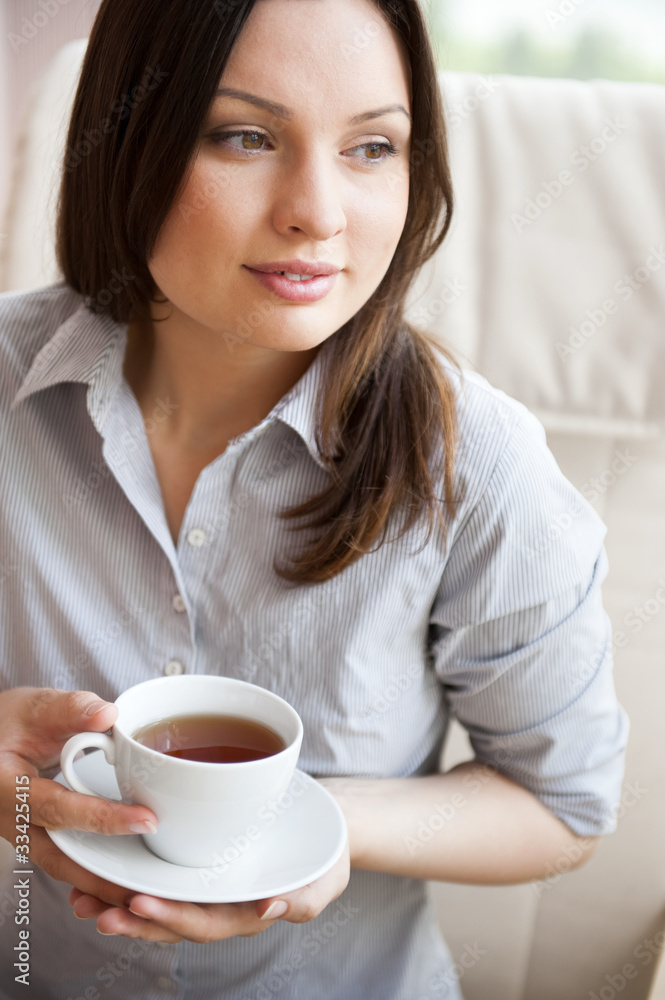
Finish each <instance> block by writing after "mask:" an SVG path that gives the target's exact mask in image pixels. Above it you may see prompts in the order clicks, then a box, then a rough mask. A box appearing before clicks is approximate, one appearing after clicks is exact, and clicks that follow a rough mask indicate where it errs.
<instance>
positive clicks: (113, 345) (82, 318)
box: [11, 302, 127, 429]
mask: <svg viewBox="0 0 665 1000" xmlns="http://www.w3.org/2000/svg"><path fill="white" fill-rule="evenodd" d="M126 342H127V324H126V323H117V322H116V321H115V320H113V319H111V318H110V317H109V316H104V315H98V314H96V313H93V312H91V311H90V309H89V308H88V307H87V305H86V304H85V302H82V303H81V304H80V305H79V307H78V309H76V311H75V312H73V313H72V314H71V316H69V317H68V318H67V319H66V320H65V321H64V323H61V325H60V326H59V327H58V328H57V329H56V331H55V333H54V334H53V336H52V337H51V338H50V340H48V341H47V342H46V344H45V345H44V346H43V347H42V348H41V350H40V351H39V352H38V353H37V355H36V356H35V358H34V360H33V362H32V364H31V365H30V368H29V369H28V372H27V374H26V376H25V378H24V379H23V382H22V383H21V386H20V388H19V390H18V392H17V393H16V395H15V396H14V399H13V402H12V407H11V408H12V409H14V408H15V407H16V406H18V404H19V403H21V402H23V400H24V399H27V398H28V397H29V396H32V395H34V393H36V392H40V391H41V390H42V389H48V388H49V387H50V386H54V385H59V384H60V383H63V382H81V383H83V384H87V385H89V386H90V390H89V392H88V410H89V412H90V416H91V417H92V419H93V421H94V422H95V425H96V426H97V428H98V429H100V428H101V426H103V423H104V419H105V417H106V414H107V413H108V411H109V408H110V405H111V402H112V400H113V396H114V395H115V390H116V389H117V388H118V387H119V385H120V382H121V379H122V363H123V359H124V356H125V344H126Z"/></svg>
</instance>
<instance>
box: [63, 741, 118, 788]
mask: <svg viewBox="0 0 665 1000" xmlns="http://www.w3.org/2000/svg"><path fill="white" fill-rule="evenodd" d="M87 747H99V749H100V750H103V751H104V756H105V757H106V760H107V763H109V764H115V745H114V743H113V737H112V736H108V735H107V734H106V733H77V734H76V736H72V737H71V738H70V739H68V740H67V742H66V743H65V745H64V747H63V748H62V751H61V753H60V769H61V770H62V773H63V775H64V776H65V778H66V779H67V782H68V784H69V785H70V787H71V788H73V789H74V791H75V792H82V793H83V795H94V796H95V797H96V798H98V799H103V798H104V796H103V795H100V794H99V792H93V790H92V788H88V786H87V785H86V784H85V782H83V781H81V779H80V778H79V776H78V775H77V773H76V771H75V770H74V757H76V754H77V753H78V752H79V750H85V749H87Z"/></svg>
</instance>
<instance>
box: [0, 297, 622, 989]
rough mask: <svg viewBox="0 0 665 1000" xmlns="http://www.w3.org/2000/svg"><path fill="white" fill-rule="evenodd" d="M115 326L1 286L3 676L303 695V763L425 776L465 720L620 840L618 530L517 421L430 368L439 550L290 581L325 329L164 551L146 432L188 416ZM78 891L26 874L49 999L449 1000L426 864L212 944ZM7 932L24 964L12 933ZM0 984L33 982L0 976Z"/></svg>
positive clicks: (507, 766)
mask: <svg viewBox="0 0 665 1000" xmlns="http://www.w3.org/2000/svg"><path fill="white" fill-rule="evenodd" d="M126 334H127V325H126V324H118V323H115V322H114V321H112V320H111V319H109V318H108V317H102V316H95V315H94V314H93V313H91V312H90V311H89V309H88V308H87V307H86V305H85V303H84V301H83V300H82V298H81V297H80V296H79V295H78V294H77V293H75V292H74V291H73V290H72V289H70V288H69V287H67V286H66V285H65V284H64V283H59V284H56V285H51V286H48V287H46V288H40V289H37V290H33V291H29V292H24V291H20V292H9V293H5V294H3V295H0V449H1V453H2V462H1V463H0V481H1V487H0V488H1V494H0V496H1V500H0V563H1V564H0V622H1V628H0V644H1V650H2V652H1V655H0V683H1V685H2V687H3V688H9V687H15V686H17V685H22V684H29V685H37V686H55V687H61V688H67V689H81V688H82V689H86V690H91V691H95V692H96V693H98V694H99V695H100V696H101V697H103V698H105V699H108V700H110V701H113V700H115V698H116V697H117V696H118V694H119V693H120V692H122V691H123V690H124V689H126V688H127V687H129V686H131V685H133V684H137V683H139V682H140V681H145V680H148V679H149V678H152V677H159V676H160V675H162V674H173V673H182V672H192V673H210V674H222V675H225V676H229V677H238V678H241V679H243V680H249V681H252V682H254V683H256V684H259V685H261V686H263V687H266V688H269V689H270V690H272V691H274V692H276V693H277V694H279V695H281V696H282V697H283V698H285V699H286V700H287V701H288V702H290V703H291V704H292V705H293V706H294V707H295V708H296V709H297V711H298V712H299V714H300V716H301V718H302V720H303V724H304V740H303V744H302V751H301V756H300V759H299V762H298V767H299V768H300V769H301V770H304V771H306V772H308V773H310V774H312V775H313V776H315V777H322V776H324V775H349V776H355V777H371V778H382V777H407V776H410V775H424V774H431V773H434V772H436V771H437V768H438V763H439V760H440V755H441V750H442V745H443V741H444V738H445V735H446V729H447V726H448V722H449V720H450V718H451V717H452V716H456V717H457V719H459V720H460V722H461V724H462V725H463V726H464V727H466V729H467V730H468V732H469V735H470V739H471V743H472V745H473V748H474V750H475V753H476V755H477V757H478V758H480V759H482V760H484V761H487V762H492V763H493V764H495V765H496V766H497V767H499V768H500V769H501V770H502V771H503V772H504V773H506V774H508V775H510V776H511V777H513V778H514V780H516V781H517V782H519V783H520V784H522V785H523V786H525V787H526V788H528V789H529V790H530V791H531V792H532V793H533V794H534V795H535V796H537V797H538V798H539V799H540V801H541V802H543V803H544V804H545V806H547V808H548V809H550V810H551V811H552V812H553V813H554V814H555V815H556V816H558V817H560V818H561V819H562V820H563V821H564V822H565V823H567V824H568V826H569V827H570V828H571V829H572V830H573V831H574V832H575V833H577V834H580V835H596V834H605V833H609V832H611V831H612V830H613V829H614V827H615V816H616V812H617V809H618V805H619V799H620V788H621V781H622V776H623V767H624V750H625V745H626V741H627V732H628V720H627V717H626V715H625V712H624V711H623V709H622V708H621V706H620V705H619V704H618V702H617V700H616V695H615V691H614V686H613V680H612V661H611V629H610V623H609V619H608V617H607V614H606V613H605V611H604V610H603V607H602V604H601V593H600V585H601V581H602V580H603V578H604V576H605V575H606V572H607V560H606V555H605V550H604V547H603V540H604V535H605V526H604V525H603V523H602V521H601V520H600V518H599V517H598V516H597V514H596V513H595V512H594V510H593V509H592V508H591V507H590V505H589V504H588V503H587V501H586V500H585V499H584V498H583V497H582V496H581V494H580V493H578V492H577V491H576V490H575V489H574V488H573V486H572V485H571V484H570V483H569V482H568V480H567V479H566V478H565V477H564V476H563V475H562V473H561V471H560V470H559V468H558V466H557V464H556V462H555V460H554V457H553V456H552V454H551V452H550V451H549V450H548V448H547V446H546V441H545V434H544V431H543V428H542V426H541V424H540V423H539V422H538V421H537V420H536V419H535V418H534V417H533V416H532V415H531V414H530V413H529V411H528V410H527V409H526V408H525V407H524V406H523V405H521V404H520V403H518V402H516V401H515V400H513V399H511V398H509V397H508V396H506V395H505V394H504V393H502V392H500V391H499V390H497V389H494V388H493V387H492V386H490V385H489V384H488V383H487V382H486V381H485V380H484V379H483V378H481V377H480V376H478V375H476V374H474V373H471V372H465V373H463V375H460V374H459V373H458V372H457V371H456V369H455V368H454V367H453V366H451V365H450V364H449V363H448V362H447V361H446V359H445V358H443V356H441V364H442V365H443V366H444V367H445V368H446V371H447V373H448V375H449V377H450V379H451V380H452V383H453V386H454V389H455V392H456V399H457V407H458V414H459V425H460V441H459V448H458V454H457V459H456V477H455V493H456V495H457V496H459V497H461V502H460V503H459V505H458V507H457V513H456V516H455V519H454V521H453V522H452V523H451V525H450V528H449V531H448V533H447V537H445V538H444V536H443V534H442V532H441V530H440V529H439V527H438V526H437V527H435V530H434V533H433V534H432V536H431V538H430V540H429V542H428V543H427V544H426V545H424V546H423V544H422V542H423V540H424V535H423V534H422V528H423V524H424V519H423V520H421V521H420V522H419V523H418V524H416V525H414V527H413V528H412V529H411V530H410V531H409V532H408V533H407V534H406V535H404V536H403V537H402V538H401V539H399V540H397V541H395V540H391V539H394V538H395V536H396V534H397V533H394V532H390V533H389V535H388V541H386V542H385V543H384V544H383V545H382V546H380V547H379V548H377V549H375V551H372V552H370V553H368V554H366V555H365V556H363V557H362V558H361V559H359V560H358V561H357V562H356V563H354V564H353V565H351V566H349V567H348V568H346V569H345V570H344V571H343V572H342V573H341V574H339V575H338V576H337V577H335V578H334V579H332V580H330V581H328V582H326V583H323V584H316V585H307V586H297V587H293V586H291V585H288V584H286V583H285V581H283V580H281V579H280V578H279V577H278V576H277V575H276V574H275V572H274V570H273V561H274V560H275V558H276V557H278V558H280V559H283V558H285V557H288V554H289V552H291V553H292V554H293V552H295V551H296V549H293V548H291V547H292V546H294V545H295V546H298V547H300V546H301V545H302V544H303V541H304V540H306V538H307V532H295V531H290V530H289V526H290V522H286V521H283V520H281V519H279V518H278V517H277V516H276V514H277V513H278V511H279V510H281V509H284V508H285V507H291V506H293V505H295V504H296V503H298V502H301V501H302V500H303V499H305V498H306V497H307V496H309V495H311V494H313V493H316V492H319V491H320V490H321V489H322V488H323V487H324V485H325V484H326V482H327V481H328V474H327V472H326V470H325V467H324V465H323V463H322V461H321V459H320V456H319V454H318V452H317V448H316V444H315V435H314V429H315V428H314V417H315V401H316V399H317V394H318V393H319V392H320V391H321V384H322V383H321V380H322V379H323V378H325V366H326V358H327V348H328V347H329V345H330V344H331V343H332V338H331V339H330V340H329V341H326V342H325V343H324V344H323V346H322V348H321V350H320V351H319V352H318V354H317V355H316V357H315V359H314V361H313V362H312V364H311V365H310V367H309V368H308V369H307V371H306V372H305V373H304V375H303V376H302V377H301V378H300V379H299V381H298V382H297V383H296V384H295V385H294V386H293V388H292V389H291V390H290V391H289V392H288V393H286V394H285V396H284V397H283V398H282V399H281V400H280V401H279V402H278V403H277V404H276V406H275V407H274V408H273V409H272V410H271V412H270V413H269V414H268V415H267V416H266V418H265V419H264V420H262V421H261V423H259V424H258V425H257V426H255V427H254V428H252V429H251V430H249V431H248V432H247V433H244V434H242V435H240V436H239V437H237V438H235V439H233V440H232V441H230V442H229V444H228V447H227V448H226V450H225V451H224V453H223V454H221V455H220V456H219V457H218V458H216V459H215V460H214V461H213V462H211V463H210V465H208V466H207V467H206V468H205V469H204V470H203V471H202V473H201V474H200V476H199V478H198V480H197V482H196V484H195V487H194V491H193V493H192V496H191V499H190V501H189V504H188V506H187V509H186V511H185V516H184V520H183V523H182V527H181V530H180V535H179V538H178V544H177V545H175V544H174V543H173V540H172V538H171V535H170V533H169V529H168V526H167V522H166V517H165V513H164V507H163V503H162V499H161V494H160V489H159V484H158V480H157V477H156V474H155V468H154V464H153V462H152V457H151V452H150V447H149V437H150V433H151V432H152V431H153V430H154V427H155V426H156V425H157V424H158V423H159V422H160V421H162V420H164V419H165V418H166V415H168V413H169V412H170V411H171V409H172V407H173V403H172V401H171V400H170V399H168V398H165V399H156V400H155V403H154V410H153V412H152V414H151V415H150V416H149V417H148V418H147V419H144V417H143V415H142V413H141V411H140V409H139V407H138V404H137V402H136V399H135V398H134V396H133V394H132V392H131V390H130V388H129V385H128V384H127V382H126V380H125V379H124V376H123V371H122V365H123V359H124V352H125V346H126ZM439 485H440V484H439ZM438 495H439V496H442V492H440V493H439V494H438ZM52 773H53V772H49V774H52ZM416 836H417V831H416V830H414V837H416ZM11 885H12V879H11V877H9V878H8V879H7V880H6V881H5V884H4V885H3V886H0V896H1V897H2V899H3V900H6V899H8V898H13V897H12V889H11ZM68 892H69V887H68V886H67V885H65V884H64V883H61V882H56V881H54V880H51V879H50V878H49V877H47V876H45V875H44V874H43V873H41V872H37V871H36V872H35V876H34V877H33V880H32V896H31V914H32V916H31V921H32V922H31V938H30V941H31V952H32V966H31V985H32V986H33V990H34V993H35V995H36V996H39V997H40V1000H68V998H78V997H82V996H85V997H112V998H114V997H118V998H121V997H122V998H125V997H139V996H140V997H142V998H144V1000H167V998H173V1000H185V998H186V1000H213V998H219V1000H222V998H223V1000H273V998H274V997H277V998H278V1000H312V998H313V997H325V998H326V1000H436V998H439V997H447V998H452V1000H459V998H460V997H461V993H460V992H459V987H458V985H457V983H456V981H455V975H454V970H453V969H451V957H450V953H449V951H448V948H447V946H446V944H445V942H444V941H443V939H442V937H441V934H440V931H439V929H438V923H437V920H436V915H435V911H434V907H433V903H432V900H431V899H430V896H429V894H428V887H427V883H426V882H424V881H422V880H419V879H411V878H405V877H402V876H396V875H391V874H384V873H378V872H365V871H360V870H356V869H354V870H352V872H351V879H350V882H349V884H348V886H347V888H346V889H345V891H344V892H343V893H342V895H341V896H340V897H339V898H338V899H337V900H335V901H334V902H333V903H331V904H330V905H329V906H328V907H327V908H326V909H325V910H324V911H323V913H321V914H320V916H319V917H317V918H316V919H315V920H312V921H311V922H309V923H306V924H290V923H288V921H278V922H277V923H276V924H274V925H273V926H272V927H270V928H269V929H268V930H267V931H265V932H263V933H262V934H259V935H258V936H256V937H253V938H240V937H235V938H230V939H228V940H224V941H218V942H213V943H210V944H205V945H200V944H193V943H189V942H182V943H178V944H168V945H158V944H148V943H144V942H141V941H132V940H130V939H128V938H122V937H102V936H101V935H99V934H98V933H97V932H96V928H95V924H94V921H77V920H75V919H74V917H73V915H72V913H71V911H70V907H69V905H68V903H67V896H68ZM7 894H9V895H7ZM1 909H2V913H3V914H5V913H6V912H7V908H6V907H2V908H1ZM0 920H3V921H4V920H5V917H4V916H1V917H0ZM0 936H1V938H2V942H1V943H0V952H1V953H2V954H1V961H2V967H3V968H4V969H11V967H12V961H13V959H12V958H11V948H12V946H13V944H14V943H15V941H14V935H12V934H6V933H3V934H2V935H0ZM3 986H4V989H5V994H4V996H5V997H12V998H13V997H15V996H16V997H19V996H23V992H22V990H23V989H24V987H22V986H21V985H18V984H14V983H13V977H8V976H6V975H5V974H4V973H3ZM86 990H87V992H86Z"/></svg>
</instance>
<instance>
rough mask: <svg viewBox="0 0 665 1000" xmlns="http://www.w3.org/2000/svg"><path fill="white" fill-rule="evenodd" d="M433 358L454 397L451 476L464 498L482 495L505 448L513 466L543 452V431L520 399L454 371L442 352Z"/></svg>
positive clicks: (469, 373) (479, 377) (474, 375)
mask: <svg viewBox="0 0 665 1000" xmlns="http://www.w3.org/2000/svg"><path fill="white" fill-rule="evenodd" d="M435 356H436V358H437V361H438V362H439V364H440V367H441V369H442V371H443V373H444V374H445V375H446V377H447V379H448V383H449V385H450V386H451V388H452V391H453V394H454V397H455V412H456V417H457V444H456V449H455V469H456V477H457V478H458V479H460V480H463V481H464V484H465V487H466V489H465V493H466V495H467V499H471V498H473V497H475V498H478V497H479V496H480V495H482V493H483V492H484V490H485V488H486V486H487V484H488V483H489V481H490V480H491V479H492V476H493V474H494V472H495V470H496V468H497V466H498V465H499V464H500V463H501V462H502V461H503V460H504V459H505V457H506V453H507V452H508V450H509V448H510V449H511V451H512V452H515V455H514V456H512V457H513V464H514V462H515V461H519V453H520V452H522V454H523V455H524V459H525V460H526V458H527V454H528V453H529V452H531V451H532V450H533V449H535V450H537V451H541V450H542V449H545V451H547V450H548V449H547V442H546V436H545V430H544V428H543V425H542V424H541V422H540V421H539V420H538V419H537V417H536V416H534V414H533V413H532V412H531V411H530V410H529V409H528V408H527V407H526V406H525V405H524V404H523V403H521V402H520V401H519V400H517V399H515V398H513V397H512V396H509V395H508V394H507V393H506V392H504V391H503V390H502V389H499V388H497V387H496V386H494V385H492V384H491V383H490V382H489V381H488V380H487V379H486V378H484V377H483V376H482V375H480V374H478V372H475V371H472V370H471V369H468V368H462V367H457V366H456V365H455V364H454V363H453V362H452V361H451V360H450V359H449V358H448V357H447V356H446V355H445V354H444V353H443V352H442V351H440V350H438V349H436V350H435Z"/></svg>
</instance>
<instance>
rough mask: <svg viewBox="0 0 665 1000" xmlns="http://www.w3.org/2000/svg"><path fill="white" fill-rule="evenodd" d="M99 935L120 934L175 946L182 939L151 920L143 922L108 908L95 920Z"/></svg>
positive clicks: (126, 913) (115, 909)
mask: <svg viewBox="0 0 665 1000" xmlns="http://www.w3.org/2000/svg"><path fill="white" fill-rule="evenodd" d="M97 930H98V931H99V933H100V934H122V935H124V936H125V937H132V938H142V940H144V941H166V942H168V943H170V944H175V943H176V942H178V941H182V940H183V938H182V937H181V936H180V935H179V934H176V933H174V932H173V931H171V930H169V929H168V928H167V927H162V926H161V924H158V923H155V922H154V921H152V920H144V919H143V918H142V917H137V916H136V915H135V914H133V913H130V912H129V911H128V910H125V909H120V908H118V907H114V906H112V907H108V908H107V909H105V910H104V912H103V913H101V914H100V915H99V917H98V918H97Z"/></svg>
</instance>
